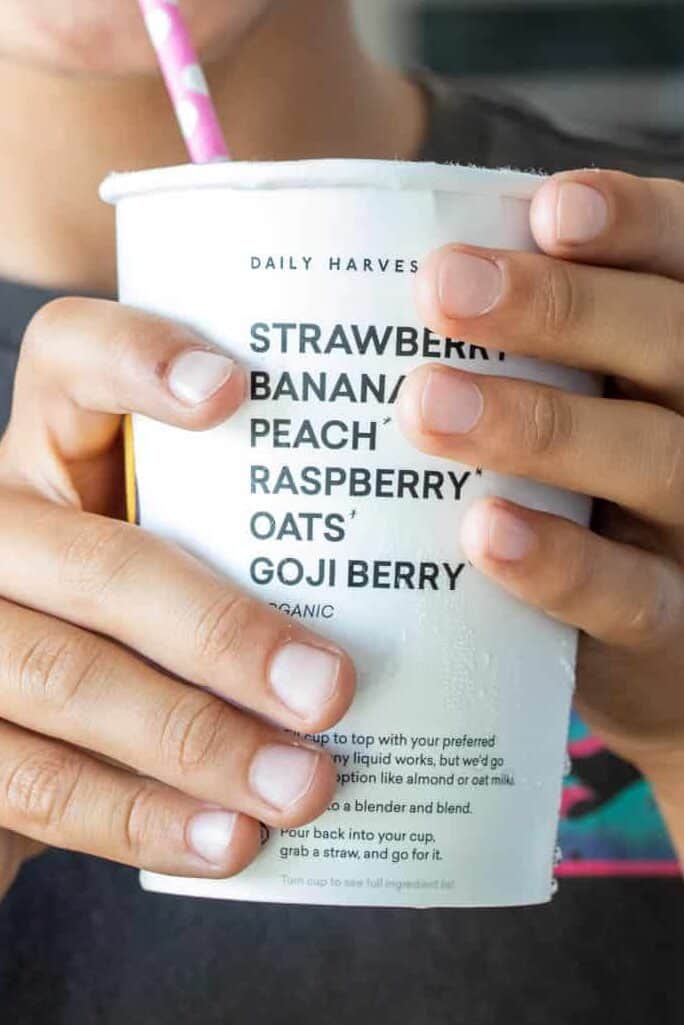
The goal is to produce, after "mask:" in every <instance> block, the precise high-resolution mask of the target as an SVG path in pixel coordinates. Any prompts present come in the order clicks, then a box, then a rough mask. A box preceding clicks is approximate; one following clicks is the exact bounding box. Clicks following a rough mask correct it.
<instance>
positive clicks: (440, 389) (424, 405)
mask: <svg viewBox="0 0 684 1025" xmlns="http://www.w3.org/2000/svg"><path fill="white" fill-rule="evenodd" d="M483 411H484V398H483V397H482V392H481V391H480V389H479V388H478V387H477V385H476V384H475V383H474V382H473V381H471V380H469V379H468V378H466V377H461V376H460V375H458V374H455V373H453V372H452V371H450V370H431V371H430V373H429V374H428V379H427V381H426V382H425V386H424V388H423V396H422V400H421V418H422V421H423V429H424V430H426V431H431V432H433V433H434V434H467V433H468V431H472V429H473V427H475V425H476V424H477V423H478V421H479V420H480V418H481V416H482V413H483Z"/></svg>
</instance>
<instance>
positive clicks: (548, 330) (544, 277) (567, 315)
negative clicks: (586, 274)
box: [533, 260, 579, 342]
mask: <svg viewBox="0 0 684 1025" xmlns="http://www.w3.org/2000/svg"><path fill="white" fill-rule="evenodd" d="M534 296H535V303H534V307H536V308H534V311H533V312H534V320H535V323H536V325H537V328H538V330H540V331H541V333H542V335H543V337H544V339H545V340H546V341H549V342H554V341H555V340H556V339H558V338H559V337H561V336H562V335H564V334H567V333H568V331H569V330H570V329H571V328H573V327H574V326H575V324H576V323H577V321H578V320H579V297H578V289H577V284H576V282H575V278H574V276H573V273H572V271H571V270H570V269H569V268H568V266H567V265H566V264H564V263H563V262H562V261H560V260H549V261H547V263H546V269H545V270H544V272H543V273H542V274H541V275H540V278H539V281H538V284H537V287H536V289H535V293H534Z"/></svg>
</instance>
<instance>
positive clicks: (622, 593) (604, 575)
mask: <svg viewBox="0 0 684 1025" xmlns="http://www.w3.org/2000/svg"><path fill="white" fill-rule="evenodd" d="M461 543H462V546H463V549H464V551H465V553H466V555H467V557H468V559H469V560H470V561H471V562H472V563H473V565H475V566H476V567H477V568H478V569H480V570H482V571H483V572H484V573H485V574H486V575H487V576H489V577H491V578H492V579H493V580H496V581H497V583H499V584H500V585H501V586H502V587H504V588H505V590H507V591H509V592H510V593H511V594H513V595H515V596H516V597H517V598H520V599H521V600H522V601H524V602H525V603H527V604H529V605H532V606H533V607H535V608H538V609H541V610H542V611H543V612H545V613H547V614H548V615H550V616H552V617H553V618H555V619H559V620H561V621H562V622H564V623H568V624H569V625H571V626H575V627H578V628H579V629H580V630H583V631H584V632H585V633H587V634H589V635H590V636H591V637H594V638H596V639H597V640H599V641H601V642H603V643H604V644H607V645H614V646H618V647H621V648H625V649H630V650H652V649H654V648H657V647H659V646H662V645H664V644H666V643H670V642H671V641H672V639H673V638H675V637H677V638H678V637H679V636H680V634H681V623H682V615H684V578H683V576H682V573H681V570H680V569H679V568H678V567H677V566H675V565H674V564H671V563H669V562H667V561H666V560H664V559H662V558H661V557H659V556H657V555H654V554H651V553H649V552H644V551H642V550H641V549H639V548H633V547H632V546H630V545H624V544H620V543H618V542H615V541H610V540H607V539H605V538H602V537H599V536H598V535H597V534H592V533H591V531H588V530H585V529H583V528H582V527H579V526H577V524H575V523H572V522H570V521H569V520H564V519H560V518H559V517H555V516H551V515H549V514H547V513H540V512H534V511H532V510H530V509H524V508H521V507H520V506H517V505H514V504H513V503H511V502H505V501H503V500H502V499H498V498H490V499H485V500H483V501H479V502H477V503H475V504H474V505H473V506H472V507H471V508H470V509H469V510H468V512H467V513H466V515H465V517H464V519H463V523H462V529H461ZM677 686H679V681H677Z"/></svg>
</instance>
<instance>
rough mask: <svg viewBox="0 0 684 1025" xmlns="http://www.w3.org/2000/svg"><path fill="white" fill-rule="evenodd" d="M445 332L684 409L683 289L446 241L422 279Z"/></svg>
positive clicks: (428, 315) (425, 310)
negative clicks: (625, 382) (634, 387)
mask: <svg viewBox="0 0 684 1025" xmlns="http://www.w3.org/2000/svg"><path fill="white" fill-rule="evenodd" d="M416 296H417V302H418V307H419V311H420V314H421V317H422V319H423V320H424V322H425V323H426V324H427V325H428V326H429V327H430V328H431V329H432V330H433V331H436V332H437V333H439V334H440V335H445V336H447V337H451V338H467V339H468V341H469V342H472V343H475V344H477V345H482V346H492V347H494V348H496V349H503V350H504V351H505V352H507V353H511V354H518V355H524V356H536V357H539V358H541V359H545V360H549V361H551V362H553V363H561V364H565V365H567V366H572V367H578V368H581V369H584V370H589V371H595V372H598V373H602V374H611V375H615V376H620V377H624V378H627V379H629V380H630V381H633V382H636V383H637V384H639V385H641V386H643V387H644V388H646V389H648V390H649V392H652V393H653V394H654V395H655V396H658V397H659V398H661V399H662V401H663V403H664V404H667V405H671V406H672V408H675V409H678V410H682V409H684V379H683V375H682V373H681V369H680V368H681V365H682V351H684V288H682V287H681V286H680V285H678V284H676V283H674V282H672V281H670V280H669V279H667V278H660V277H656V276H655V275H646V274H636V273H633V272H629V271H617V270H612V269H607V268H604V267H586V266H582V265H580V264H571V263H567V262H565V261H563V260H556V259H551V258H549V257H547V256H540V255H538V254H534V253H515V252H510V251H504V250H490V249H476V248H475V247H473V246H468V247H465V246H449V247H446V248H443V249H440V250H437V251H436V252H434V253H432V254H431V255H430V256H429V257H428V259H427V261H426V262H425V264H424V265H423V266H422V267H421V269H420V271H419V274H418V278H417V284H416Z"/></svg>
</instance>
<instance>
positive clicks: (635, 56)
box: [356, 0, 684, 135]
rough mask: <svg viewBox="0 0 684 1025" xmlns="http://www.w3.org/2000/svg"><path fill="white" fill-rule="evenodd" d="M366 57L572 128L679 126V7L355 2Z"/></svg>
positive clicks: (659, 129) (598, 1)
mask: <svg viewBox="0 0 684 1025" xmlns="http://www.w3.org/2000/svg"><path fill="white" fill-rule="evenodd" d="M356 6H357V11H358V18H359V21H360V24H361V26H362V29H363V32H364V34H365V35H366V38H367V39H368V41H369V45H370V46H371V48H372V49H373V50H374V51H375V52H376V53H377V54H379V55H381V56H383V57H384V58H385V59H387V60H390V61H392V62H394V63H399V64H401V65H402V66H404V67H410V66H411V65H415V64H421V65H425V66H428V67H431V68H434V69H435V70H436V71H439V72H443V73H447V74H450V75H453V76H457V77H458V78H459V79H461V80H463V81H464V82H466V83H467V84H468V85H471V84H472V85H474V86H475V87H476V88H482V87H484V88H487V87H488V86H491V85H492V84H493V85H495V86H497V87H499V88H501V87H503V88H505V89H507V90H508V91H509V92H512V93H515V94H517V95H520V96H522V97H524V98H526V99H528V100H531V101H532V102H533V103H534V104H535V105H536V106H537V107H539V108H541V109H542V110H544V111H545V112H546V113H551V114H552V115H553V114H555V115H558V116H560V117H562V118H564V119H565V120H570V121H572V122H573V123H574V124H575V125H577V126H578V127H580V128H581V127H586V126H589V125H592V124H593V125H597V124H598V125H601V124H604V125H605V124H609V125H611V126H612V127H613V128H615V127H616V126H617V127H620V126H624V127H626V128H638V129H641V130H646V131H648V132H653V133H656V134H658V135H660V134H662V135H669V134H671V133H673V132H681V131H682V127H683V126H684V0H591V2H589V0H356Z"/></svg>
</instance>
